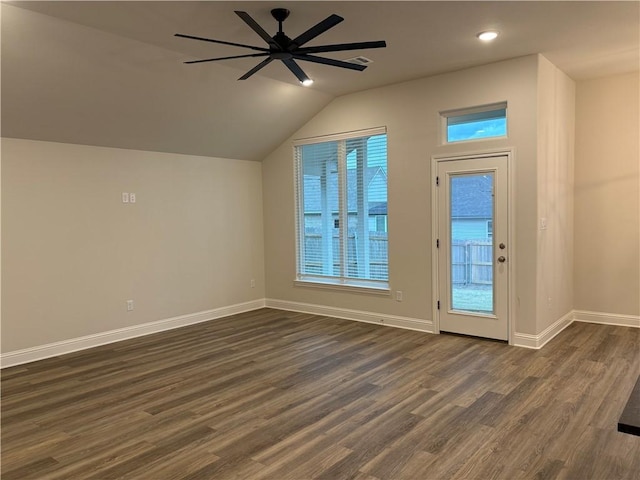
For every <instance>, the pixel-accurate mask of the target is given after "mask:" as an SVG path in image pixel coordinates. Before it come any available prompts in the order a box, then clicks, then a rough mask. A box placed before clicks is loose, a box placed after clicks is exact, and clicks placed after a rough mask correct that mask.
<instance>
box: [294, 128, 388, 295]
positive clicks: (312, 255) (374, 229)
mask: <svg viewBox="0 0 640 480" xmlns="http://www.w3.org/2000/svg"><path fill="white" fill-rule="evenodd" d="M295 172H296V209H297V216H296V217H297V218H296V237H297V280H298V281H301V282H314V283H322V284H325V285H326V284H331V285H342V286H353V287H361V288H362V287H370V288H372V289H382V290H385V289H386V290H388V279H389V262H388V237H387V235H388V232H387V225H388V223H387V135H386V131H385V129H384V128H378V129H372V130H367V131H360V132H354V133H349V134H343V135H332V136H330V137H322V138H314V139H311V140H301V141H298V142H296V145H295Z"/></svg>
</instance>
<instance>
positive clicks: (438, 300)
mask: <svg viewBox="0 0 640 480" xmlns="http://www.w3.org/2000/svg"><path fill="white" fill-rule="evenodd" d="M438 310H440V300H438Z"/></svg>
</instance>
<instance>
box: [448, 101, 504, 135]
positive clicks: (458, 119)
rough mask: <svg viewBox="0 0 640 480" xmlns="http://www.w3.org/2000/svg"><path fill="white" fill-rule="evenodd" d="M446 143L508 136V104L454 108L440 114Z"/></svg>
mask: <svg viewBox="0 0 640 480" xmlns="http://www.w3.org/2000/svg"><path fill="white" fill-rule="evenodd" d="M440 115H441V116H442V120H443V126H444V129H443V130H444V131H445V143H452V142H462V141H468V140H477V139H481V138H495V137H506V136H507V104H506V103H499V104H493V105H485V106H482V107H474V108H467V109H463V110H452V111H448V112H442V113H441V114H440Z"/></svg>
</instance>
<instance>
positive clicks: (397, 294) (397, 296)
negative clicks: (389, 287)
mask: <svg viewBox="0 0 640 480" xmlns="http://www.w3.org/2000/svg"><path fill="white" fill-rule="evenodd" d="M401 301H402V290H397V291H396V302H401Z"/></svg>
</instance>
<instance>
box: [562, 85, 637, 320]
mask: <svg viewBox="0 0 640 480" xmlns="http://www.w3.org/2000/svg"><path fill="white" fill-rule="evenodd" d="M639 90H640V80H639V77H638V73H632V74H626V75H619V76H614V77H606V78H601V79H595V80H589V81H583V82H579V83H578V85H577V96H576V136H577V142H576V168H575V181H576V184H575V237H576V238H575V301H574V304H575V308H576V309H577V310H585V311H590V312H601V313H612V314H622V315H640V181H639V177H640V134H639V132H640V124H639V114H638V112H639V98H638V92H639Z"/></svg>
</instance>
